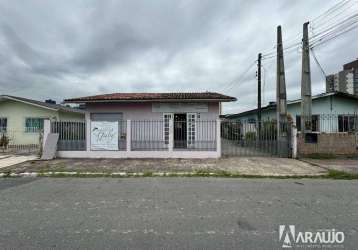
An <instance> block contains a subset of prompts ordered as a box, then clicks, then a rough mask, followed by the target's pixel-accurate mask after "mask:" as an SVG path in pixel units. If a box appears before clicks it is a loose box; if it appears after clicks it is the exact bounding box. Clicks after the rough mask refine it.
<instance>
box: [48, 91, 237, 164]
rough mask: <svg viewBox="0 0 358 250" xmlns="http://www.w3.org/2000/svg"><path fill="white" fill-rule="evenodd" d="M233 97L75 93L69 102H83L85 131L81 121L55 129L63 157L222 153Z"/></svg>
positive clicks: (190, 156) (193, 155)
mask: <svg viewBox="0 0 358 250" xmlns="http://www.w3.org/2000/svg"><path fill="white" fill-rule="evenodd" d="M231 101H236V98H234V97H230V96H226V95H222V94H218V93H213V92H203V93H113V94H105V95H96V96H87V97H79V98H72V99H67V100H65V102H67V103H78V104H81V105H82V106H83V107H84V111H85V117H86V118H85V126H83V128H85V130H86V131H85V133H84V132H81V131H78V127H79V126H77V127H76V128H71V129H70V130H71V133H69V130H68V126H67V129H64V128H66V125H63V124H55V125H54V124H53V125H52V132H55V133H59V134H60V141H59V145H61V146H60V148H59V151H58V155H59V156H62V157H119V158H121V157H122V158H131V157H154V158H155V157H159V158H167V157H173V158H176V157H179V158H180V157H184V158H201V157H203V158H206V157H219V156H220V140H219V139H218V138H220V121H219V116H220V114H221V103H222V102H231ZM71 126H73V125H71ZM63 131H65V132H63ZM73 131H77V132H73ZM69 134H70V135H69ZM79 134H81V135H80V136H79ZM70 137H71V138H70ZM71 139H74V140H72V142H69V141H71ZM76 141H79V143H82V144H83V145H84V146H83V147H78V146H74V145H75V144H76V143H77V142H76ZM84 141H85V143H84ZM74 142H75V143H74ZM77 145H78V144H77ZM74 148H75V149H76V151H75V150H74Z"/></svg>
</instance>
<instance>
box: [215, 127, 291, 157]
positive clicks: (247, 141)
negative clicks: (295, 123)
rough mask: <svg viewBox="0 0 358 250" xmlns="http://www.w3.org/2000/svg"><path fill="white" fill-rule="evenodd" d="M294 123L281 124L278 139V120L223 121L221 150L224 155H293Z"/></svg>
mask: <svg viewBox="0 0 358 250" xmlns="http://www.w3.org/2000/svg"><path fill="white" fill-rule="evenodd" d="M291 131H292V123H291V122H285V123H282V124H281V125H280V134H281V136H280V137H279V140H277V123H276V121H274V120H272V121H262V122H261V123H258V122H256V121H254V122H251V121H250V120H248V121H230V120H224V121H222V122H221V145H222V146H221V150H222V155H223V156H266V157H271V156H276V157H291V152H292V150H291Z"/></svg>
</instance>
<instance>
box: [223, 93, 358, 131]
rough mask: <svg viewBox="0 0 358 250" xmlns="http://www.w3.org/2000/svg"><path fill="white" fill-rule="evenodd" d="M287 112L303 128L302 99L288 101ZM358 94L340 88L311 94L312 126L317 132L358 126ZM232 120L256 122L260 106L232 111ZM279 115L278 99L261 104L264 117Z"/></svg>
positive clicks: (299, 128) (274, 117)
mask: <svg viewBox="0 0 358 250" xmlns="http://www.w3.org/2000/svg"><path fill="white" fill-rule="evenodd" d="M287 113H288V116H290V117H291V118H292V120H293V123H294V124H296V126H297V129H298V131H300V130H301V120H300V119H301V100H300V99H299V100H294V101H288V102H287ZM357 115H358V97H357V96H354V95H350V94H346V93H341V92H333V93H324V94H319V95H316V96H312V130H313V131H314V132H350V131H352V130H353V129H357V127H358V120H357ZM225 118H226V119H229V120H237V121H242V122H243V123H244V124H253V125H255V123H256V121H257V109H252V110H249V111H245V112H241V113H237V114H230V115H226V116H225ZM275 119H276V103H270V104H269V105H267V106H265V107H262V121H265V120H275Z"/></svg>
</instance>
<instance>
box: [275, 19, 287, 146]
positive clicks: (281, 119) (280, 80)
mask: <svg viewBox="0 0 358 250" xmlns="http://www.w3.org/2000/svg"><path fill="white" fill-rule="evenodd" d="M276 74H277V75H276V107H277V108H276V113H277V143H278V144H277V145H278V149H280V147H279V146H280V145H284V144H283V143H282V142H284V141H285V140H286V139H287V138H286V137H287V133H286V132H287V131H286V130H285V129H284V128H285V127H286V123H287V100H286V82H285V66H284V61H283V45H282V32H281V26H277V73H276ZM278 153H280V151H278Z"/></svg>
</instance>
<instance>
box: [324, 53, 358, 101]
mask: <svg viewBox="0 0 358 250" xmlns="http://www.w3.org/2000/svg"><path fill="white" fill-rule="evenodd" d="M326 92H327V93H330V92H343V93H347V94H351V95H356V96H358V59H357V60H355V61H352V62H350V63H347V64H344V65H343V70H342V71H340V72H338V73H336V74H332V75H328V76H327V77H326Z"/></svg>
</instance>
